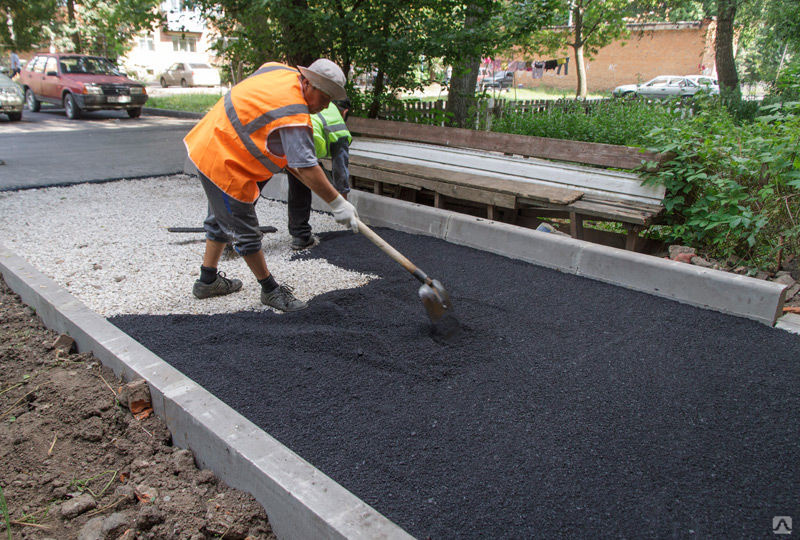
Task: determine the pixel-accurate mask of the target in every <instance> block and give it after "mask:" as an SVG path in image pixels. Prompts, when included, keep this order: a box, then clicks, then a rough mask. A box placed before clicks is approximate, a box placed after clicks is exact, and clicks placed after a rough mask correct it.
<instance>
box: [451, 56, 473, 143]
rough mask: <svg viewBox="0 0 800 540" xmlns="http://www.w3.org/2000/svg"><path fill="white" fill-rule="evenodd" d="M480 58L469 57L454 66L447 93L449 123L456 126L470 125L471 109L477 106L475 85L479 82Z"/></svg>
mask: <svg viewBox="0 0 800 540" xmlns="http://www.w3.org/2000/svg"><path fill="white" fill-rule="evenodd" d="M480 65H481V59H480V58H467V59H464V60H463V62H462V63H460V64H457V65H455V66H453V73H452V75H451V76H450V88H449V90H448V94H447V107H446V111H447V112H448V113H449V115H448V116H449V118H448V119H447V124H448V125H449V126H454V127H473V126H468V125H467V123H468V120H469V111H470V109H473V108H474V107H475V103H476V99H475V85H477V83H478V69H479V68H480Z"/></svg>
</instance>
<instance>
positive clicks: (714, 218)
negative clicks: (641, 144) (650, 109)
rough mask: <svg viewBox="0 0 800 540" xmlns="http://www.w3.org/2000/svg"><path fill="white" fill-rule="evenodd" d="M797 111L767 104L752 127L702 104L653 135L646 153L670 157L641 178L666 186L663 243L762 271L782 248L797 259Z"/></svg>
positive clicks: (799, 238) (799, 194) (799, 179)
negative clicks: (730, 258) (742, 261)
mask: <svg viewBox="0 0 800 540" xmlns="http://www.w3.org/2000/svg"><path fill="white" fill-rule="evenodd" d="M797 112H798V111H797V109H796V107H795V106H794V105H793V104H791V103H785V104H773V105H768V106H765V107H762V108H761V109H760V113H761V116H759V117H758V118H756V120H755V121H754V122H750V123H747V122H745V123H741V124H737V122H736V121H735V119H734V116H733V115H732V114H731V113H730V112H729V111H728V109H727V108H726V107H724V106H722V105H721V103H720V102H719V100H714V99H708V100H705V101H702V100H701V101H699V102H698V103H697V108H696V111H695V114H694V115H693V116H692V117H691V118H689V119H687V120H686V121H684V122H681V123H678V124H676V125H673V126H662V127H658V128H655V129H654V130H652V131H651V132H650V133H649V134H648V139H649V146H650V148H651V149H652V150H654V151H657V152H670V153H672V154H673V156H674V157H673V158H672V159H671V160H670V161H669V162H668V163H666V164H665V165H664V166H662V167H661V168H660V169H659V170H657V171H653V172H650V173H647V174H646V182H659V183H663V184H664V185H665V186H666V190H667V195H666V198H665V200H664V203H665V206H666V210H667V212H666V224H667V225H669V227H668V228H662V229H661V230H662V234H664V235H665V236H666V239H667V240H668V241H677V242H682V243H687V244H691V245H693V246H696V247H698V248H701V249H704V250H706V251H707V252H708V253H709V254H710V255H711V256H715V257H720V258H723V257H727V256H731V255H736V256H739V257H742V258H744V259H745V260H748V261H749V262H751V263H752V264H754V265H757V266H762V267H766V266H767V265H768V264H769V263H771V261H772V260H773V258H774V256H775V253H776V252H777V250H778V249H780V247H781V245H782V244H783V249H784V250H788V251H789V252H790V253H793V254H795V255H798V254H800V154H799V153H798V152H799V151H800V117H799V116H798V115H797ZM781 239H783V241H781Z"/></svg>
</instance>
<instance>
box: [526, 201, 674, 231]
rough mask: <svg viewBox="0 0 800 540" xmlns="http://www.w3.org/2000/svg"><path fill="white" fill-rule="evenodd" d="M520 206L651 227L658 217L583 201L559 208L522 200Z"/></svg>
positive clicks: (654, 214)
mask: <svg viewBox="0 0 800 540" xmlns="http://www.w3.org/2000/svg"><path fill="white" fill-rule="evenodd" d="M518 204H519V205H520V207H521V208H525V207H529V208H545V209H550V210H560V211H568V212H576V213H579V214H583V215H584V216H593V217H598V218H602V219H605V220H607V221H619V222H623V223H635V224H637V225H649V224H650V223H652V222H653V221H654V219H655V218H656V217H657V215H658V214H657V213H646V212H642V211H639V210H629V209H625V208H619V207H615V206H612V207H608V206H606V205H602V204H599V203H592V204H585V203H584V202H583V201H575V202H574V203H572V204H568V205H564V206H558V205H548V204H546V203H541V202H539V201H532V200H524V199H520V200H519V201H518Z"/></svg>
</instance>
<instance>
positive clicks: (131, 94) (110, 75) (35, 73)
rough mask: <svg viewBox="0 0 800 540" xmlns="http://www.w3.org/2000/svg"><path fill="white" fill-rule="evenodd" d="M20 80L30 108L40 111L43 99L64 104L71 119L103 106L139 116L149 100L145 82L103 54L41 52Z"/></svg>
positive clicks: (27, 67) (29, 63) (131, 115)
mask: <svg viewBox="0 0 800 540" xmlns="http://www.w3.org/2000/svg"><path fill="white" fill-rule="evenodd" d="M19 82H20V84H22V88H23V90H24V91H25V103H26V104H27V105H28V109H30V110H31V111H33V112H36V111H38V110H39V108H40V107H41V104H42V102H43V101H44V102H47V103H52V104H54V105H63V107H64V111H65V112H66V114H67V117H68V118H70V119H76V118H80V116H81V112H82V111H97V110H101V109H111V110H123V109H124V110H126V111H127V112H128V116H130V117H131V118H138V117H139V116H140V115H141V114H142V106H143V105H144V104H145V103H146V102H147V91H146V90H145V88H144V85H142V84H140V83H138V82H136V81H133V80H131V79H129V78H128V77H127V76H125V75H124V74H123V73H122V72H120V71H119V70H118V69H117V68H116V66H114V64H112V63H111V61H110V60H108V59H107V58H103V57H100V56H87V55H82V54H39V55H37V56H35V57H34V58H33V60H31V61H30V62H28V64H27V65H26V66H25V68H24V69H23V70H22V72H21V73H20V80H19Z"/></svg>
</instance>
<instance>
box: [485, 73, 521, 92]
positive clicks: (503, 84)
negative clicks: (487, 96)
mask: <svg viewBox="0 0 800 540" xmlns="http://www.w3.org/2000/svg"><path fill="white" fill-rule="evenodd" d="M479 84H480V88H481V90H485V89H487V88H511V87H512V86H514V72H513V71H495V72H494V74H492V75H490V76H488V77H484V78H483V79H482V80H481V81H480V83H479Z"/></svg>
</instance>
